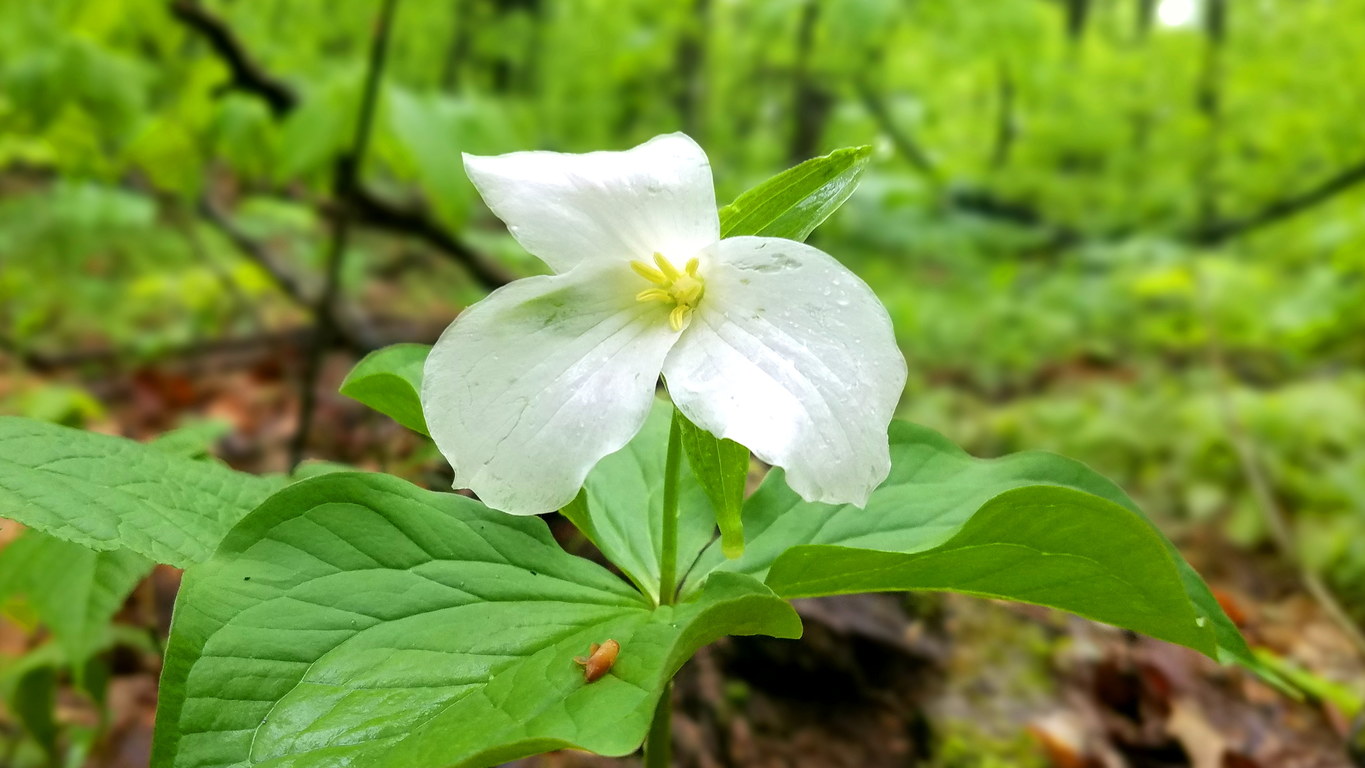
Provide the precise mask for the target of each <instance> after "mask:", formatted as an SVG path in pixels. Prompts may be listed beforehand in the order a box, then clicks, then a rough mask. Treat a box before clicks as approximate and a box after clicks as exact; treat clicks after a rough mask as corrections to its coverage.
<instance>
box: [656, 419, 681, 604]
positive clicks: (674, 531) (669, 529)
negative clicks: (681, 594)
mask: <svg viewBox="0 0 1365 768" xmlns="http://www.w3.org/2000/svg"><path fill="white" fill-rule="evenodd" d="M681 468H682V430H681V429H680V428H679V426H678V411H677V410H676V409H675V410H674V411H673V422H672V424H671V425H670V426H669V428H668V458H667V459H666V460H665V463H664V509H663V515H664V519H663V531H662V538H663V546H662V551H661V552H660V553H659V605H672V604H673V597H674V593H675V592H677V591H678V589H677V584H676V583H674V576H675V574H676V572H677V570H678V473H679V471H680V470H681Z"/></svg>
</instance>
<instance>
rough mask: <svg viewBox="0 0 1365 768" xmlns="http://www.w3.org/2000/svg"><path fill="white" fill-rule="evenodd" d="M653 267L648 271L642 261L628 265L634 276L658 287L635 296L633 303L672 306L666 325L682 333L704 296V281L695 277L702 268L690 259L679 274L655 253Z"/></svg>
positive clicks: (697, 261)
mask: <svg viewBox="0 0 1365 768" xmlns="http://www.w3.org/2000/svg"><path fill="white" fill-rule="evenodd" d="M654 264H655V266H653V267H651V266H650V265H648V264H646V263H645V262H643V261H632V262H630V268H631V269H633V270H635V274H637V275H639V276H640V277H643V278H644V279H646V280H648V281H649V282H651V283H653V284H654V285H656V286H658V287H657V288H646V289H645V290H643V291H640V292H639V293H637V294H635V300H636V301H661V302H663V303H665V304H673V305H674V306H673V309H672V310H670V311H669V313H668V325H669V327H671V328H672V329H673V330H674V331H681V330H682V329H684V328H686V327H687V324H688V323H689V322H690V321H691V320H692V312H693V310H695V309H696V308H697V304H698V303H699V302H700V301H701V297H702V294H703V293H705V292H706V281H704V280H702V279H701V275H699V274H698V273H697V272H698V270H699V269H700V268H701V259H699V258H697V257H695V256H694V257H692V258H691V259H689V260H688V261H687V265H686V266H685V267H684V268H683V269H681V270H680V269H678V268H677V267H675V266H673V262H671V261H669V260H668V259H666V258H664V256H663V254H661V253H655V254H654Z"/></svg>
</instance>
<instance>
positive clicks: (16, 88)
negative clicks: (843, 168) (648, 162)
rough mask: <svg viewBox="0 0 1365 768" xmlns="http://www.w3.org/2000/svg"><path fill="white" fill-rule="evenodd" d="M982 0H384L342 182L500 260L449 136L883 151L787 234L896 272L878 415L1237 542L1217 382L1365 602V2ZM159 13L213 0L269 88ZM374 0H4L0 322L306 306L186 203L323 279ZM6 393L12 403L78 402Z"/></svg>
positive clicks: (39, 324) (1225, 422) (58, 415)
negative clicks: (1108, 486) (213, 205)
mask: <svg viewBox="0 0 1365 768" xmlns="http://www.w3.org/2000/svg"><path fill="white" fill-rule="evenodd" d="M979 5H980V4H977V3H963V2H954V0H918V1H916V2H908V1H905V0H828V1H827V2H813V0H773V1H772V2H742V1H740V0H687V2H676V3H658V2H653V1H652V0H555V1H551V0H517V1H516V2H499V1H497V0H450V1H449V2H441V3H436V2H417V1H416V0H409V2H407V3H404V4H402V5H401V7H400V10H399V15H398V21H397V26H396V28H395V30H394V38H393V40H394V42H393V50H392V55H391V61H390V66H389V69H388V71H387V73H386V80H385V83H384V87H383V92H382V102H381V108H380V109H381V111H380V115H379V119H378V121H377V123H376V129H375V131H376V132H375V135H374V141H373V143H372V145H371V151H370V152H369V153H368V155H367V156H366V158H365V162H364V165H363V172H362V177H363V179H364V182H363V184H364V186H365V188H366V189H367V191H368V193H369V194H370V195H372V196H374V197H376V198H377V199H380V200H382V201H384V203H385V204H386V205H389V206H392V207H393V208H394V209H396V210H403V211H414V212H424V215H425V216H427V220H428V221H430V222H432V223H433V224H434V226H436V227H438V228H440V229H441V230H442V231H443V232H446V233H448V234H449V235H450V236H451V237H453V238H455V239H456V240H457V241H458V242H460V243H463V244H465V245H467V246H468V247H470V248H471V249H474V250H476V251H478V252H481V253H483V254H486V255H487V256H488V257H490V258H491V259H494V260H496V261H498V262H499V263H501V264H502V265H504V266H506V267H507V268H508V269H509V270H510V271H511V272H513V273H518V274H524V273H528V272H532V271H536V270H538V269H540V267H539V265H538V264H537V263H536V262H535V261H534V260H533V259H531V258H530V257H528V256H526V255H525V254H523V253H521V252H520V251H519V249H518V248H517V247H516V246H515V245H514V244H513V243H512V242H511V241H510V238H508V237H507V236H506V235H505V234H504V233H503V231H502V229H501V228H500V227H499V226H497V224H496V222H495V221H493V220H492V218H491V217H490V216H489V214H488V213H487V211H486V210H484V209H483V208H482V206H481V205H480V204H479V202H478V200H477V197H476V196H475V195H474V194H473V190H472V188H471V187H470V185H469V183H468V181H467V180H466V179H465V177H464V174H463V172H462V167H461V162H460V156H459V153H460V152H472V153H497V152H504V151H511V150H518V149H526V148H543V149H552V150H560V151H587V150H594V149H620V148H625V147H627V146H630V145H632V144H634V143H637V142H639V141H642V140H644V139H646V138H648V137H650V136H652V135H655V134H658V133H663V132H668V131H673V130H684V131H686V132H688V133H690V134H692V135H693V136H694V137H696V138H697V139H698V140H699V141H700V142H701V143H702V144H703V146H704V147H706V149H707V150H708V152H709V153H710V155H711V158H712V162H713V166H714V168H715V172H716V174H717V183H718V189H719V195H720V199H721V200H722V201H726V200H729V199H731V198H733V196H734V195H735V194H737V193H738V192H739V191H741V190H743V189H745V188H747V187H748V186H750V185H752V184H753V183H755V182H757V181H760V180H762V179H763V178H766V177H767V176H769V175H771V174H772V173H774V172H776V171H778V170H780V169H781V168H783V167H786V166H788V165H791V164H794V163H795V162H799V161H800V160H803V159H805V158H807V157H810V156H813V155H816V154H823V153H824V152H827V151H829V150H830V149H833V148H836V147H840V146H856V145H862V144H873V145H874V146H875V147H876V151H875V153H874V157H873V160H872V162H871V164H870V166H869V169H868V171H867V174H866V177H865V179H864V183H863V185H862V187H861V188H860V189H859V191H858V192H857V194H856V195H854V197H853V198H852V199H851V200H850V202H849V203H848V204H847V205H846V206H845V207H844V208H843V210H842V211H841V212H840V213H839V214H838V215H837V216H835V217H834V218H833V219H831V220H830V221H829V222H827V223H826V224H825V226H824V227H822V228H821V230H819V231H818V232H816V234H815V235H814V238H813V242H814V243H815V244H817V245H819V246H821V247H823V248H824V249H826V250H828V251H830V252H831V253H834V254H835V255H836V256H838V257H839V258H840V259H842V260H844V261H845V262H846V263H848V264H850V266H852V267H854V268H855V269H856V270H857V271H858V272H859V273H860V274H861V275H862V276H863V277H864V278H865V279H867V280H868V282H869V283H870V284H871V285H872V286H873V288H874V289H876V291H877V292H878V294H879V295H880V296H881V297H882V298H883V300H884V301H885V302H886V303H887V305H888V307H889V309H890V311H891V314H892V317H893V318H894V320H895V323H896V328H897V333H898V336H899V338H900V339H901V340H902V342H903V347H904V349H905V352H906V355H907V358H908V359H909V362H910V369H911V379H910V383H909V386H908V390H907V393H906V397H905V400H904V407H903V415H905V416H906V417H908V418H911V419H913V420H916V421H920V422H922V423H925V424H928V425H930V426H932V427H935V428H937V429H939V430H942V431H944V432H946V433H947V434H949V435H950V436H952V437H953V438H954V439H955V440H957V441H959V442H963V443H965V444H967V445H968V446H970V447H972V448H974V449H975V450H976V451H977V452H980V453H985V454H994V453H1000V452H1005V451H1010V450H1018V449H1021V448H1025V447H1028V448H1048V449H1053V450H1057V451H1059V452H1064V453H1066V454H1068V455H1072V456H1076V457H1079V458H1082V459H1084V460H1087V461H1088V462H1090V463H1092V464H1093V465H1094V466H1095V468H1096V469H1098V470H1099V471H1101V472H1102V473H1104V474H1107V475H1110V476H1112V477H1115V478H1116V479H1118V480H1119V481H1120V482H1121V484H1122V485H1124V486H1125V487H1126V488H1127V489H1128V490H1129V491H1130V492H1132V493H1133V494H1134V495H1135V496H1136V497H1137V498H1139V500H1140V501H1141V502H1143V503H1144V505H1145V506H1146V508H1147V509H1149V510H1150V511H1152V512H1153V513H1155V514H1156V515H1157V516H1158V517H1162V516H1165V517H1166V518H1167V520H1168V521H1175V522H1177V523H1179V521H1187V522H1192V523H1204V522H1210V521H1212V522H1217V523H1218V524H1220V525H1223V526H1224V527H1225V529H1226V530H1227V531H1229V532H1230V534H1231V535H1232V536H1233V537H1234V538H1235V539H1236V540H1238V541H1240V542H1242V543H1244V544H1246V545H1248V546H1255V545H1258V544H1260V543H1263V542H1264V541H1265V540H1266V538H1267V531H1266V527H1265V523H1264V521H1263V517H1262V512H1261V510H1259V509H1258V508H1257V503H1256V501H1255V499H1254V498H1253V497H1252V496H1251V494H1250V493H1249V491H1248V490H1247V483H1246V479H1245V467H1244V466H1242V464H1241V463H1240V462H1239V458H1238V454H1237V451H1236V450H1235V449H1234V446H1233V439H1234V438H1233V434H1232V433H1231V431H1230V422H1229V418H1228V412H1229V411H1230V412H1231V413H1232V414H1233V419H1234V420H1235V421H1240V422H1241V423H1242V424H1243V425H1244V428H1245V432H1246V436H1247V439H1248V440H1250V441H1252V442H1253V443H1254V444H1255V445H1256V446H1257V448H1258V453H1259V455H1260V457H1261V459H1262V460H1263V461H1264V463H1265V465H1266V466H1265V469H1266V473H1267V475H1268V477H1269V479H1270V481H1271V483H1272V485H1273V487H1274V489H1275V493H1276V495H1277V500H1278V501H1279V502H1280V503H1282V504H1283V505H1284V506H1285V508H1286V509H1287V510H1289V512H1290V513H1291V516H1292V518H1293V525H1294V527H1295V529H1296V530H1297V532H1298V534H1299V535H1298V540H1299V545H1300V549H1301V552H1300V553H1299V555H1300V556H1301V557H1302V558H1304V560H1305V561H1306V562H1307V563H1308V564H1309V565H1310V566H1311V567H1313V568H1315V569H1318V570H1319V571H1321V572H1322V573H1324V574H1326V575H1327V576H1328V578H1329V580H1330V581H1332V582H1333V583H1334V585H1335V586H1336V587H1337V588H1339V589H1340V590H1342V591H1343V593H1344V595H1345V597H1346V600H1345V602H1346V603H1348V604H1354V605H1356V606H1365V309H1362V308H1365V216H1363V215H1362V206H1365V183H1362V182H1365V141H1362V139H1363V138H1365V100H1362V99H1361V98H1360V96H1359V83H1360V82H1361V80H1362V79H1363V78H1365V57H1362V56H1360V55H1359V52H1360V51H1361V50H1365V24H1361V23H1359V19H1360V18H1361V14H1362V12H1365V0H1292V1H1291V0H1264V1H1263V2H1256V3H1251V2H1232V0H1195V2H1192V3H1182V2H1178V0H998V2H993V3H991V4H990V9H989V11H987V10H985V9H983V8H981V7H979ZM1187 5H1188V6H1189V8H1190V9H1192V10H1193V15H1191V16H1188V17H1184V18H1180V17H1179V16H1180V13H1179V12H1180V10H1181V8H1183V7H1185V6H1187ZM172 6H184V7H186V8H189V9H191V10H194V11H200V10H202V11H205V12H206V13H207V14H208V16H209V17H211V18H213V19H216V20H218V21H221V22H222V24H223V28H224V29H226V30H228V31H230V33H231V34H232V35H233V36H234V37H235V38H236V40H237V41H238V42H239V43H240V47H241V50H243V51H245V52H246V54H247V56H248V59H249V61H248V63H249V64H250V66H251V67H252V68H253V70H258V71H259V73H263V74H264V75H266V76H267V77H268V78H269V79H270V81H271V82H272V83H276V84H277V85H278V86H279V88H280V92H281V93H283V94H285V95H286V96H287V97H288V99H289V101H288V103H287V104H277V103H274V102H272V101H270V100H269V99H267V98H262V94H261V91H260V90H259V89H255V90H253V88H251V87H242V82H241V78H240V77H238V78H236V79H234V74H233V70H232V69H231V68H230V67H229V66H228V64H227V59H226V58H225V57H224V55H223V52H222V50H220V49H215V47H214V46H212V45H211V44H210V42H209V39H208V37H207V36H205V35H204V34H203V33H202V30H196V29H194V28H192V27H191V25H189V24H187V23H186V22H185V20H184V19H183V18H178V17H177V15H176V14H173V13H172V12H171V8H172ZM373 13H374V4H372V3H367V2H359V1H358V0H344V1H342V2H335V1H331V2H328V1H326V0H253V2H249V3H248V2H229V1H227V0H213V1H211V2H210V1H209V0H205V2H204V4H203V5H202V6H200V5H198V4H196V3H190V2H169V1H168V0H46V2H42V3H36V2H28V1H27V0H0V340H3V341H4V342H5V343H6V344H7V345H8V346H9V347H10V348H12V349H14V350H18V351H20V352H22V353H27V354H34V355H36V354H38V353H40V352H41V353H47V354H54V353H65V352H69V351H71V350H76V349H87V348H91V347H108V346H112V347H114V348H117V349H119V350H122V353H123V354H127V355H129V356H132V357H136V358H144V357H154V356H155V355H156V354H158V353H159V352H161V351H164V350H167V349H173V348H177V347H180V346H183V345H186V344H195V343H200V342H202V341H204V340H209V339H215V338H221V337H224V336H232V335H239V334H245V333H252V332H261V331H264V330H269V329H275V328H280V327H288V326H290V325H291V324H297V323H299V322H301V321H302V320H304V319H306V314H305V312H304V311H303V310H302V309H301V308H300V307H299V306H298V305H297V302H293V301H291V300H290V299H289V297H288V296H287V295H286V294H285V293H284V292H282V291H281V290H280V289H279V287H278V285H277V281H276V280H274V279H273V277H272V275H271V274H269V272H268V270H267V269H265V268H263V267H262V265H261V264H260V263H259V261H257V260H253V259H251V258H249V257H248V256H247V255H246V254H244V252H242V251H241V250H240V249H239V248H237V247H235V246H234V244H233V242H232V240H231V239H230V238H229V237H228V236H226V235H225V232H224V230H223V228H222V227H221V226H217V225H215V224H214V223H213V222H211V221H210V220H209V219H207V218H206V217H205V214H204V211H203V209H202V202H203V200H205V199H207V200H210V201H216V202H217V203H218V204H220V205H222V206H223V207H224V209H225V210H227V211H228V212H229V216H230V217H231V219H232V221H233V222H234V223H235V226H236V227H238V228H239V229H240V230H241V231H242V232H243V233H245V234H247V235H248V236H249V237H251V238H255V239H256V240H257V241H258V242H263V243H267V244H269V246H270V247H271V248H272V249H273V251H274V252H275V253H277V254H278V255H279V256H280V258H281V259H282V263H283V264H284V266H285V267H287V269H288V271H290V272H292V273H294V274H297V275H303V276H308V275H316V273H317V272H318V271H319V270H320V265H321V262H322V253H323V250H324V247H325V242H326V231H327V216H326V211H327V210H328V205H329V203H328V199H329V197H330V195H331V182H332V175H333V173H334V172H335V169H336V164H337V158H338V156H339V155H340V154H341V153H342V152H343V151H345V148H346V146H347V145H348V143H349V141H350V137H351V134H352V130H353V127H354V121H355V113H356V108H357V102H358V99H359V91H360V83H361V75H362V71H363V67H364V62H365V55H366V49H367V46H368V44H369V36H370V28H371V25H372V22H373ZM383 229H384V228H379V227H370V228H367V229H366V230H365V235H364V236H363V237H362V238H360V239H359V240H358V241H357V242H355V244H354V245H353V247H352V253H351V254H350V256H351V258H349V259H348V261H347V269H346V271H345V274H344V278H345V287H346V294H347V296H348V297H350V298H351V299H353V300H355V301H356V302H359V303H361V304H366V302H367V297H368V296H369V291H370V289H371V287H372V286H373V285H375V284H376V283H377V282H387V283H392V284H393V285H394V286H395V287H394V289H393V290H392V291H391V292H389V293H387V294H385V295H386V296H390V297H392V296H401V297H402V301H401V302H397V303H395V302H393V301H392V300H391V299H390V300H388V301H387V302H386V303H385V305H384V307H383V308H382V310H383V312H386V313H389V314H393V313H395V312H397V313H399V314H403V313H406V314H407V315H408V316H410V317H416V318H425V319H430V318H432V317H436V318H445V317H448V316H449V314H450V313H451V312H453V311H454V309H456V308H458V307H459V306H461V305H462V304H465V303H467V302H469V301H472V300H475V299H477V298H478V296H479V295H481V293H482V292H483V291H484V290H485V289H486V287H485V286H483V285H481V284H480V283H479V281H478V280H476V279H473V278H472V277H471V273H470V272H469V271H468V269H466V268H464V267H461V266H459V265H455V266H452V265H451V262H450V261H448V260H444V259H440V258H435V257H431V254H432V252H433V251H434V250H439V249H434V248H433V246H432V244H431V241H430V240H429V239H423V238H420V237H417V238H414V237H405V236H403V235H402V233H399V234H397V235H395V234H394V233H393V232H392V231H383ZM409 234H411V233H409ZM413 251H416V252H418V253H420V254H426V256H427V257H428V258H426V259H425V260H419V261H418V262H417V263H418V265H419V266H418V268H417V269H404V268H403V265H404V264H410V263H411V258H410V255H411V253H412V252H413ZM304 282H307V281H306V280H305V281H304ZM368 301H369V305H371V306H372V305H373V304H374V300H373V299H372V298H369V299H368ZM395 304H401V307H397V306H395ZM400 310H401V311H400ZM394 340H398V339H394ZM411 340H413V341H422V340H423V339H411ZM426 340H427V341H429V339H426ZM1219 361H1221V362H1219ZM23 398H28V399H27V400H23V399H22V398H19V397H17V396H16V397H14V398H11V399H10V400H9V401H6V402H3V403H2V404H0V407H3V408H4V409H5V410H9V411H26V412H33V413H38V414H46V413H51V414H53V415H52V416H51V418H54V419H57V420H65V421H79V420H80V419H81V418H83V417H87V416H88V415H89V414H90V413H92V412H94V411H95V410H98V406H97V405H94V404H91V403H87V402H85V401H84V400H82V398H81V397H79V396H76V395H73V394H72V393H70V392H69V391H66V390H61V391H59V392H57V393H56V394H54V395H53V396H51V397H46V398H34V396H33V395H32V393H27V394H25V395H23ZM1361 618H1365V617H1361Z"/></svg>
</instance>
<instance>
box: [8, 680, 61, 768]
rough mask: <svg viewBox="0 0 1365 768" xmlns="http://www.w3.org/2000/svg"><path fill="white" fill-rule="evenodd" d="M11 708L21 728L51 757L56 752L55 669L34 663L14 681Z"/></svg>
mask: <svg viewBox="0 0 1365 768" xmlns="http://www.w3.org/2000/svg"><path fill="white" fill-rule="evenodd" d="M9 705H10V710H11V711H12V712H14V714H15V715H16V716H17V717H18V718H19V722H20V723H21V724H22V725H23V726H24V730H25V731H28V734H29V735H30V736H32V737H33V740H34V741H36V742H38V744H39V745H40V746H41V747H42V748H43V751H44V752H46V753H47V754H49V755H52V756H53V757H54V758H55V756H56V754H57V734H58V726H57V720H56V713H57V669H56V668H55V667H53V666H49V665H42V666H34V667H32V668H30V669H28V670H26V671H25V672H23V673H22V674H21V675H20V676H19V678H18V680H16V681H15V685H14V690H13V691H12V692H11V694H10V701H9Z"/></svg>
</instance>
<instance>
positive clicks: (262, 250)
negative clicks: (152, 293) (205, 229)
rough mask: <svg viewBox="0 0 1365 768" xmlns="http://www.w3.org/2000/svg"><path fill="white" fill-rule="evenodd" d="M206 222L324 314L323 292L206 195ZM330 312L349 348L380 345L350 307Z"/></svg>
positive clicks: (297, 298) (293, 294) (302, 301)
mask: <svg viewBox="0 0 1365 768" xmlns="http://www.w3.org/2000/svg"><path fill="white" fill-rule="evenodd" d="M199 210H200V212H201V213H202V214H203V216H204V219H205V220H207V221H208V222H209V223H210V224H212V225H213V227H214V229H216V230H218V232H219V233H220V234H222V235H223V237H224V238H226V239H227V240H228V242H230V243H232V244H233V245H234V246H235V247H236V248H237V250H238V252H240V253H241V254H242V256H244V257H246V259H247V260H248V261H250V262H252V263H253V264H255V265H256V266H258V267H260V268H261V269H262V270H263V271H264V272H265V273H266V274H267V275H269V276H270V279H271V281H272V282H274V283H275V285H276V287H278V288H279V289H280V291H281V292H282V293H283V294H284V295H286V296H288V297H289V298H290V299H292V300H293V301H294V302H295V303H297V304H298V305H300V306H302V307H304V308H305V309H307V310H308V311H309V312H310V313H313V314H314V315H315V316H317V313H318V312H320V311H322V309H321V304H320V303H319V300H318V295H319V294H320V291H319V290H318V289H316V288H312V289H310V288H307V287H305V286H304V285H303V281H301V280H300V279H299V278H298V277H297V276H296V275H294V274H292V273H291V272H290V271H289V270H288V269H287V268H286V267H284V266H283V265H281V264H280V262H279V260H277V259H276V258H275V254H273V253H271V251H270V249H269V248H267V247H266V246H265V244H264V243H261V242H260V241H258V240H256V239H254V238H252V237H251V236H250V235H248V234H246V233H245V232H243V231H242V229H241V228H240V227H238V226H237V224H236V223H234V222H233V221H232V219H231V217H229V216H228V215H227V214H226V213H225V212H224V211H223V210H222V209H220V208H219V207H218V206H217V205H216V204H215V203H214V202H213V201H212V200H210V199H209V198H208V197H207V196H205V197H204V198H202V199H201V200H200V201H199ZM327 311H328V312H329V313H330V314H331V316H332V321H333V323H334V324H335V327H336V328H337V333H336V336H337V338H338V339H339V340H340V341H341V342H342V343H343V344H345V345H346V346H347V347H349V348H350V349H352V350H354V351H357V352H366V351H368V350H371V349H374V348H375V347H376V346H377V343H376V341H375V335H374V333H373V332H372V331H371V330H370V329H369V327H368V325H367V324H366V323H365V322H364V321H363V320H362V319H361V317H360V313H359V312H356V311H354V310H353V309H350V308H341V307H336V306H331V305H329V306H328V308H327Z"/></svg>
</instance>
